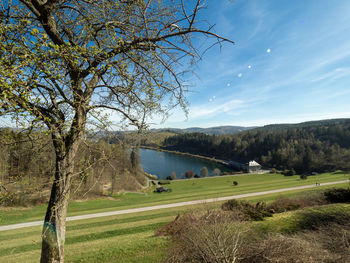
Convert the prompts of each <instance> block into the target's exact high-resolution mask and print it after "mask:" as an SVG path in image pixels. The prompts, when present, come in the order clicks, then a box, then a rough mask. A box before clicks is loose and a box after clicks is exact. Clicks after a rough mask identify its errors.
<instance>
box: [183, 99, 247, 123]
mask: <svg viewBox="0 0 350 263" xmlns="http://www.w3.org/2000/svg"><path fill="white" fill-rule="evenodd" d="M244 105H245V102H244V101H242V100H230V101H227V102H225V103H222V104H220V105H217V106H212V105H201V106H194V107H191V108H190V114H189V118H190V119H196V118H201V117H208V116H215V115H218V114H222V113H227V112H230V111H233V110H236V109H238V108H241V107H243V106H244Z"/></svg>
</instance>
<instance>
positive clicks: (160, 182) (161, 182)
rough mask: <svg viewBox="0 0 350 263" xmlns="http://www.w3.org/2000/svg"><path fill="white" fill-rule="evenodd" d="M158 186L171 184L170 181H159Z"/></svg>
mask: <svg viewBox="0 0 350 263" xmlns="http://www.w3.org/2000/svg"><path fill="white" fill-rule="evenodd" d="M158 184H160V185H163V184H170V181H169V180H159V181H158Z"/></svg>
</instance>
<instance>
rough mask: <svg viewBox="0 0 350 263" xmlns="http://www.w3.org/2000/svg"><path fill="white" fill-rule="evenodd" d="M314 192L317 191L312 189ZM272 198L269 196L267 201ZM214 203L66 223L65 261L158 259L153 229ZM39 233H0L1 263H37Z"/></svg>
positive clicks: (272, 224) (284, 221) (272, 225)
mask: <svg viewBox="0 0 350 263" xmlns="http://www.w3.org/2000/svg"><path fill="white" fill-rule="evenodd" d="M314 191H319V190H312V191H311V192H314ZM309 193H310V190H308V191H306V190H303V191H302V192H294V194H293V195H305V194H309ZM289 195H291V194H289ZM275 197H276V196H275ZM272 198H273V197H272V196H268V197H267V198H266V200H270V199H272ZM260 200H264V198H262V199H260ZM215 205H217V204H210V205H207V206H203V205H198V206H192V207H191V206H189V207H182V208H171V209H165V210H156V211H148V212H142V213H135V214H128V215H119V216H112V217H103V218H95V219H89V220H82V221H73V222H68V223H67V238H66V262H122V263H124V262H125V263H128V262H139V263H147V262H160V260H161V259H162V257H163V256H164V251H165V249H166V246H167V238H164V237H155V236H154V230H155V229H157V228H158V227H160V226H162V225H164V224H166V223H167V222H169V221H171V220H173V219H174V218H175V216H176V215H177V214H179V213H183V212H186V211H187V210H189V209H206V208H208V206H209V207H215ZM313 209H321V208H313ZM322 209H323V210H326V211H329V210H334V211H339V210H345V211H348V212H349V213H350V204H348V205H344V204H342V205H330V206H325V207H323V208H322ZM298 219H299V217H298V213H297V212H287V213H283V214H277V215H275V216H274V217H272V218H267V219H266V220H265V221H263V222H255V223H253V224H255V227H257V228H258V229H259V231H266V232H270V233H273V232H274V233H277V232H282V233H290V232H294V231H297V230H298V229H296V222H298ZM40 232H41V231H40V227H30V228H24V229H19V230H11V231H6V232H0V262H9V263H11V262H38V259H39V257H40Z"/></svg>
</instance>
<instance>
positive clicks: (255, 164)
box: [249, 160, 261, 166]
mask: <svg viewBox="0 0 350 263" xmlns="http://www.w3.org/2000/svg"><path fill="white" fill-rule="evenodd" d="M249 166H261V165H260V164H258V163H257V162H256V161H254V160H253V161H250V162H249Z"/></svg>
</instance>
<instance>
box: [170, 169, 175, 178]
mask: <svg viewBox="0 0 350 263" xmlns="http://www.w3.org/2000/svg"><path fill="white" fill-rule="evenodd" d="M170 177H171V180H175V179H176V173H175V171H172V172H171V175H170Z"/></svg>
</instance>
